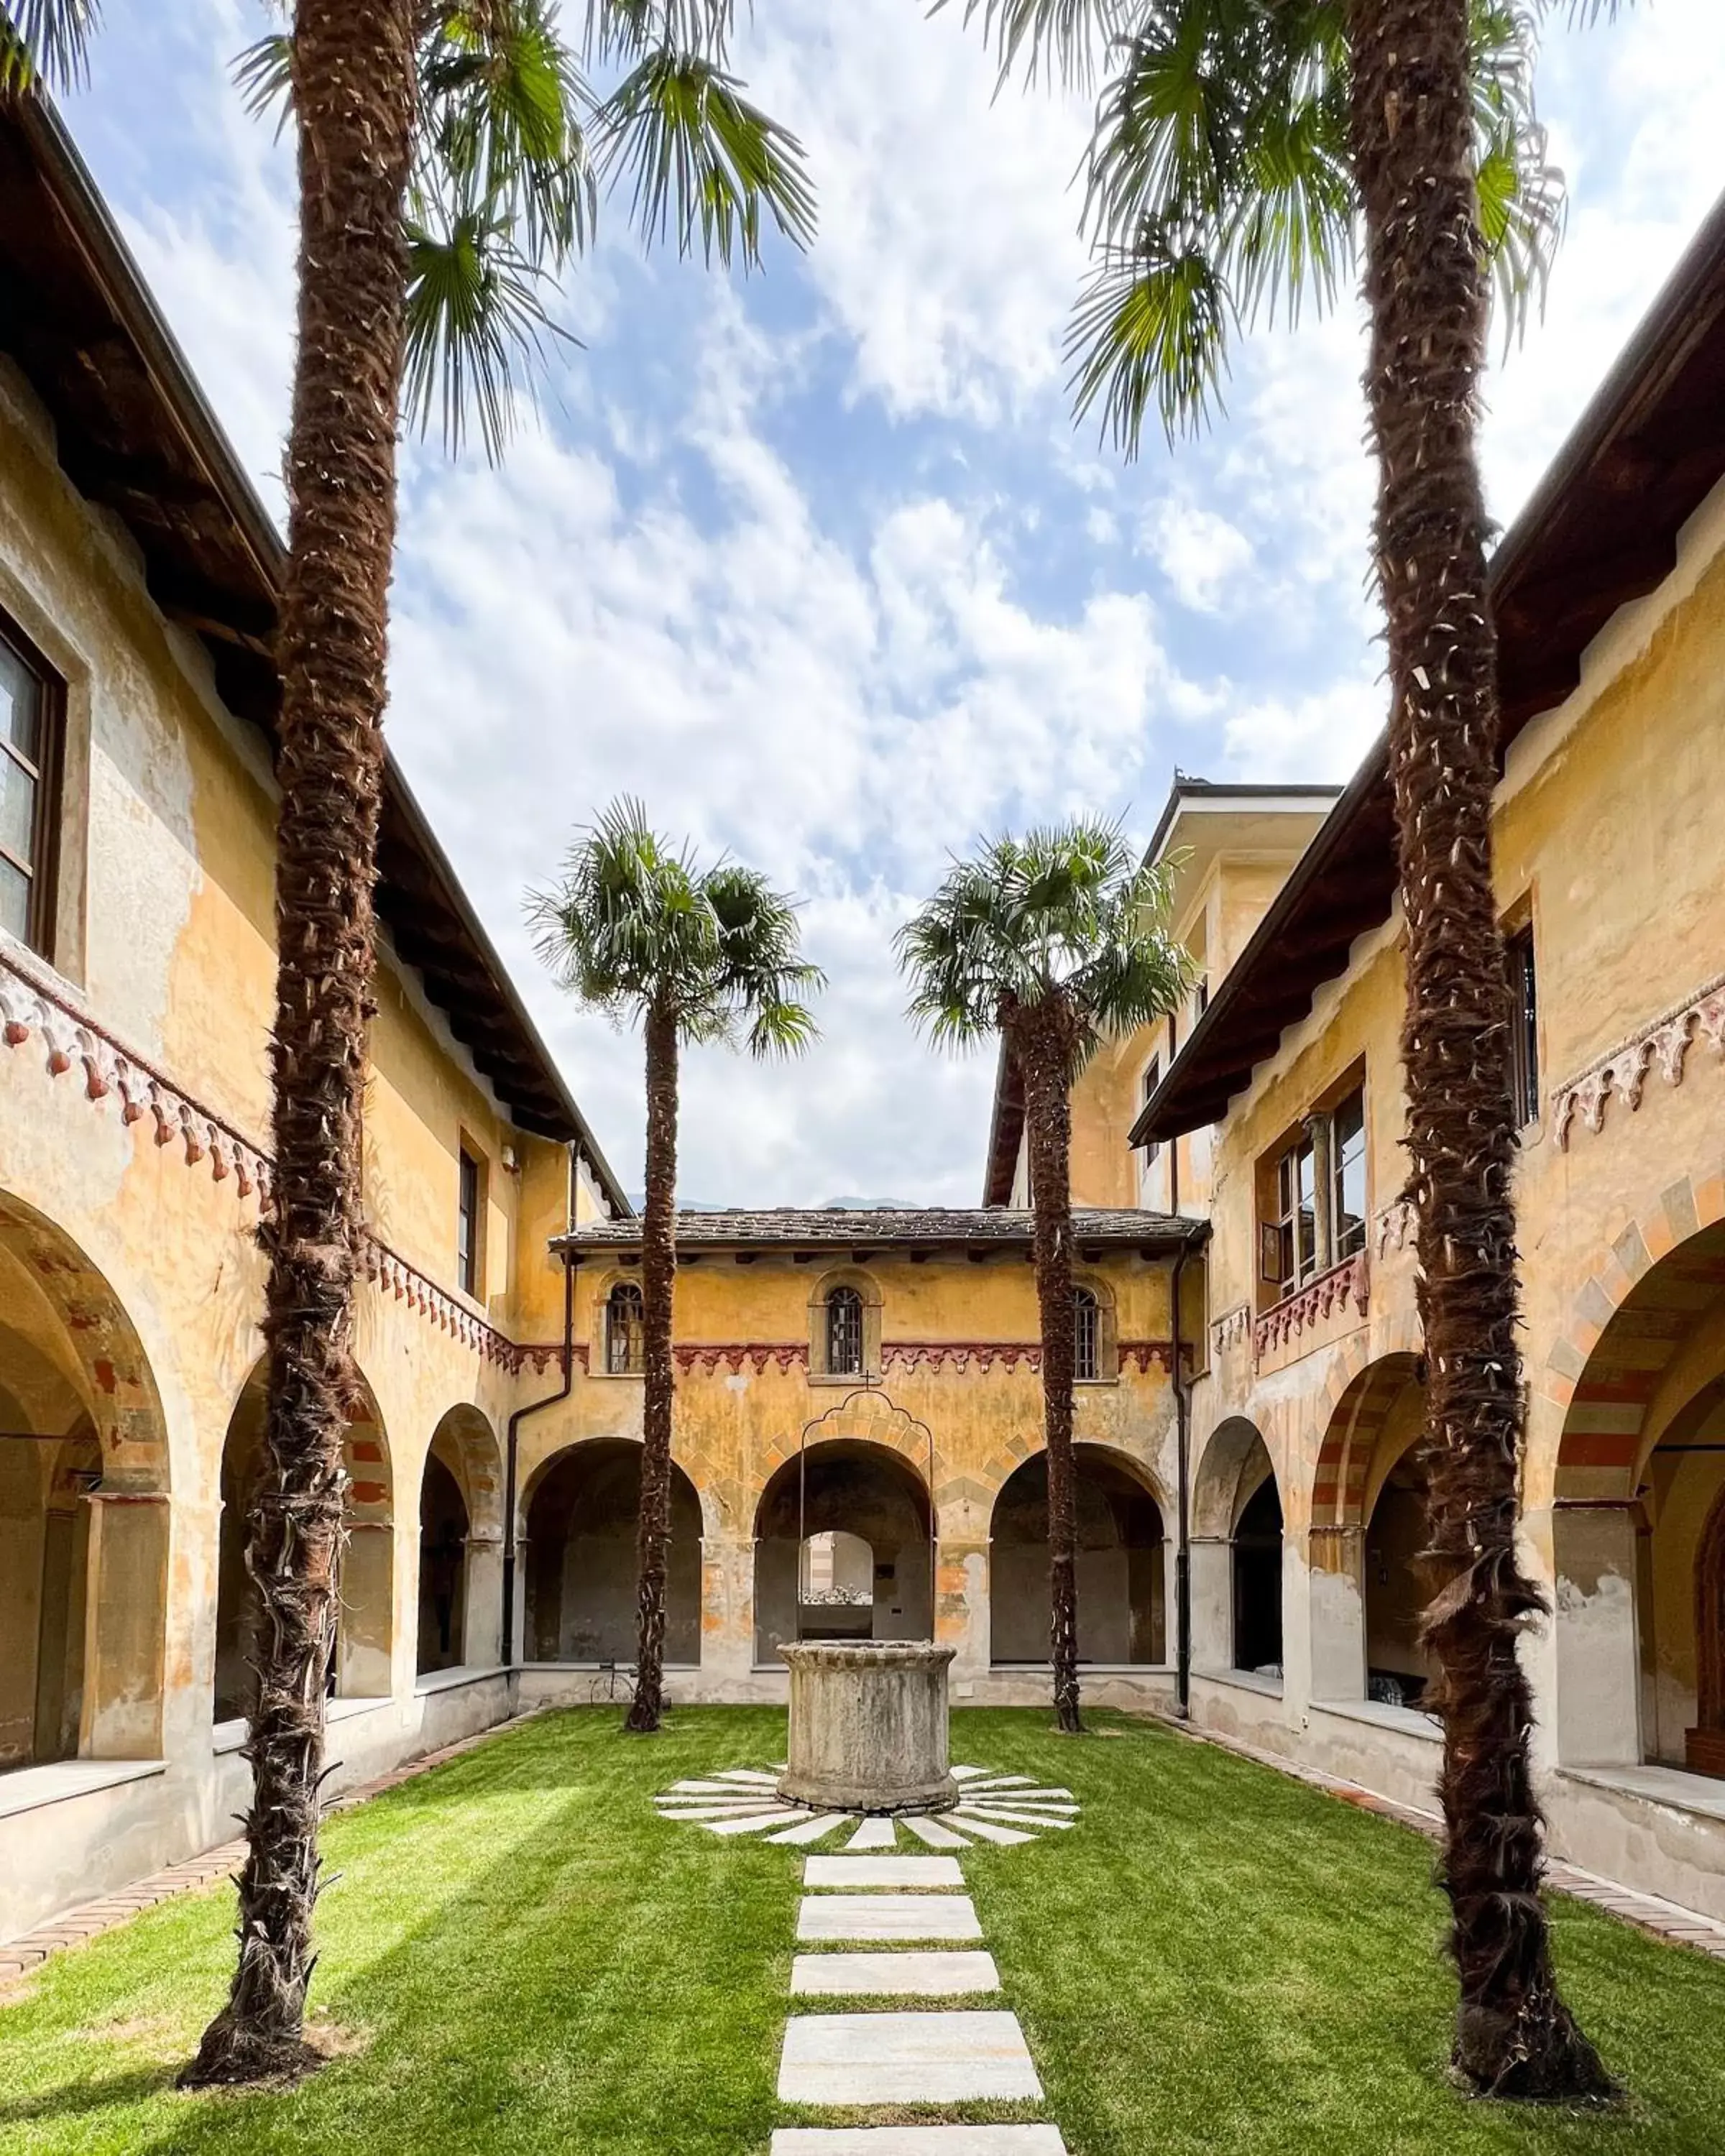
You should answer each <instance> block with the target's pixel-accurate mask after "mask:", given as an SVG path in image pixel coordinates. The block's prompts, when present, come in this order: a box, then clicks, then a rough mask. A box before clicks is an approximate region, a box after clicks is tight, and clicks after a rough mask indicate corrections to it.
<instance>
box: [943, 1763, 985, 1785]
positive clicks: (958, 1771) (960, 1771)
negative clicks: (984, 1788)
mask: <svg viewBox="0 0 1725 2156" xmlns="http://www.w3.org/2000/svg"><path fill="white" fill-rule="evenodd" d="M952 1779H953V1780H954V1781H955V1782H978V1781H985V1780H986V1779H988V1768H986V1767H954V1768H952Z"/></svg>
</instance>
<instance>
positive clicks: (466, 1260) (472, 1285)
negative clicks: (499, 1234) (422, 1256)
mask: <svg viewBox="0 0 1725 2156" xmlns="http://www.w3.org/2000/svg"><path fill="white" fill-rule="evenodd" d="M457 1158H458V1159H459V1167H458V1168H457V1170H456V1178H457V1181H456V1191H455V1280H456V1283H457V1285H458V1286H459V1288H460V1290H461V1292H462V1294H463V1295H468V1296H473V1297H474V1298H475V1300H477V1298H478V1296H479V1294H480V1286H481V1274H480V1266H481V1264H482V1262H483V1254H482V1250H481V1236H480V1222H481V1218H482V1211H483V1208H484V1205H485V1164H484V1163H483V1162H482V1161H481V1160H480V1157H479V1155H478V1154H477V1153H475V1152H473V1151H472V1150H471V1149H470V1147H467V1146H466V1145H465V1144H464V1145H462V1146H461V1147H459V1149H458V1155H457Z"/></svg>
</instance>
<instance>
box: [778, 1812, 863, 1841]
mask: <svg viewBox="0 0 1725 2156" xmlns="http://www.w3.org/2000/svg"><path fill="white" fill-rule="evenodd" d="M848 1825H850V1813H849V1812H829V1813H827V1815H825V1817H824V1818H823V1819H812V1820H798V1822H797V1824H796V1825H794V1826H788V1827H787V1828H786V1829H785V1830H784V1832H783V1834H769V1835H768V1837H767V1839H768V1841H788V1842H789V1843H790V1844H791V1845H792V1846H793V1848H800V1847H801V1846H802V1845H803V1843H804V1842H809V1841H820V1840H824V1838H825V1837H826V1836H827V1835H829V1834H830V1833H831V1832H832V1830H833V1829H834V1827H835V1826H848Z"/></svg>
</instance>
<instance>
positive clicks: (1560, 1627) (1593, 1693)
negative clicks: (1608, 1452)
mask: <svg viewBox="0 0 1725 2156" xmlns="http://www.w3.org/2000/svg"><path fill="white" fill-rule="evenodd" d="M1639 1527H1640V1508H1639V1507H1638V1506H1637V1505H1636V1503H1635V1500H1634V1499H1633V1498H1629V1497H1622V1498H1617V1497H1586V1498H1574V1497H1571V1498H1565V1497H1559V1498H1558V1500H1557V1501H1556V1503H1555V1504H1554V1505H1553V1509H1552V1558H1553V1570H1554V1572H1555V1574H1556V1579H1557V1594H1556V1603H1557V1616H1556V1621H1555V1625H1554V1627H1553V1630H1554V1634H1555V1645H1556V1650H1557V1684H1558V1701H1557V1704H1558V1757H1559V1758H1561V1759H1563V1760H1565V1761H1568V1762H1569V1763H1572V1764H1574V1765H1577V1766H1582V1765H1590V1766H1608V1765H1629V1764H1634V1763H1638V1762H1639V1761H1640V1758H1641V1713H1640V1707H1641V1647H1640V1627H1639V1625H1638V1624H1637V1621H1636V1616H1635V1587H1636V1574H1637V1571H1638V1548H1637V1536H1638V1531H1639Z"/></svg>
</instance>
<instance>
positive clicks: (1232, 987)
mask: <svg viewBox="0 0 1725 2156" xmlns="http://www.w3.org/2000/svg"><path fill="white" fill-rule="evenodd" d="M1722 478H1725V198H1722V200H1721V201H1720V203H1717V205H1716V206H1715V208H1713V210H1712V213H1711V214H1710V215H1709V217H1708V218H1707V222H1706V223H1704V224H1703V225H1702V228H1701V230H1700V232H1699V234H1697V237H1696V239H1695V240H1694V242H1693V243H1692V245H1691V247H1690V248H1689V249H1688V251H1687V253H1686V254H1685V255H1684V257H1683V259H1682V260H1681V263H1680V264H1678V266H1677V268H1676V271H1675V272H1674V273H1673V275H1671V279H1670V280H1669V281H1668V282H1667V283H1666V286H1665V288H1664V290H1662V291H1661V294H1660V295H1659V297H1658V299H1657V300H1656V301H1655V303H1654V305H1653V306H1652V308H1651V311H1649V313H1648V315H1647V316H1646V318H1645V320H1644V321H1643V322H1642V323H1641V325H1640V328H1639V329H1638V330H1637V331H1636V332H1635V336H1634V337H1633V338H1632V339H1631V340H1630V343H1629V345H1628V346H1627V347H1626V349H1625V352H1624V353H1623V355H1622V357H1620V359H1619V361H1618V362H1617V364H1616V366H1615V367H1613V369H1612V370H1611V372H1610V373H1609V375H1608V376H1607V377H1606V378H1605V381H1604V383H1603V384H1602V385H1601V387H1600V388H1599V391H1598V393H1597V394H1596V395H1595V396H1594V399H1593V401H1592V403H1590V404H1589V406H1588V408H1587V410H1586V411H1585V412H1584V414H1583V415H1582V418H1581V419H1580V421H1579V423H1578V424H1577V425H1576V427H1575V428H1574V431H1573V432H1572V433H1571V434H1570V436H1569V438H1568V441H1567V442H1566V443H1565V444H1564V445H1563V449H1561V450H1560V452H1559V453H1558V456H1557V458H1556V459H1555V460H1554V462H1553V465H1552V466H1551V468H1550V470H1548V473H1547V474H1546V475H1545V477H1544V479H1543V480H1542V481H1541V483H1540V485H1539V486H1538V488H1537V489H1536V490H1535V491H1534V493H1533V495H1532V497H1531V498H1530V500H1528V502H1527V506H1526V507H1525V508H1524V509H1523V510H1522V513H1521V515H1520V516H1518V517H1517V520H1516V521H1515V523H1514V524H1513V525H1512V526H1511V528H1510V530H1509V531H1508V532H1507V534H1506V535H1505V536H1504V538H1503V540H1502V543H1501V544H1500V545H1499V547H1497V552H1495V554H1494V555H1493V557H1492V559H1491V572H1490V590H1491V603H1492V611H1493V614H1494V617H1495V619H1496V621H1497V632H1498V694H1499V699H1500V704H1501V708H1502V731H1501V734H1500V737H1499V742H1498V758H1499V768H1500V769H1501V768H1502V759H1503V757H1505V756H1506V755H1507V752H1508V751H1509V749H1510V747H1511V746H1512V743H1513V742H1515V740H1516V738H1517V736H1518V735H1519V734H1520V733H1521V731H1522V729H1523V727H1525V726H1527V724H1528V722H1529V721H1531V720H1532V719H1534V718H1537V717H1538V716H1539V715H1540V713H1542V712H1543V711H1549V710H1552V709H1553V708H1554V707H1555V706H1557V705H1558V704H1561V703H1562V702H1563V701H1564V699H1565V698H1566V697H1567V696H1569V695H1570V693H1571V692H1572V691H1573V690H1574V689H1575V688H1576V687H1577V686H1578V685H1579V682H1580V680H1581V665H1582V658H1583V654H1584V652H1585V651H1586V649H1587V647H1588V646H1589V644H1591V643H1592V641H1593V639H1594V637H1595V636H1597V635H1598V634H1599V631H1600V630H1601V629H1603V628H1604V625H1605V624H1606V623H1607V622H1608V621H1609V619H1611V617H1612V615H1613V614H1614V613H1616V612H1617V610H1618V608H1620V607H1622V606H1625V605H1626V604H1628V603H1629V602H1630V601H1631V600H1633V599H1637V598H1642V597H1644V596H1645V594H1646V593H1649V592H1651V591H1653V590H1655V589H1656V588H1657V587H1658V586H1659V585H1660V584H1661V583H1663V582H1664V580H1665V579H1666V577H1667V576H1669V575H1670V574H1671V571H1672V570H1673V569H1674V568H1675V567H1676V559H1677V542H1678V536H1679V534H1680V533H1681V530H1682V527H1683V526H1684V525H1685V524H1686V522H1687V521H1688V519H1689V518H1690V517H1691V516H1692V515H1693V514H1694V512H1695V511H1696V510H1697V508H1699V506H1701V504H1702V501H1703V500H1706V498H1707V495H1709V494H1710V493H1711V492H1712V490H1713V488H1714V487H1715V486H1716V485H1717V484H1718V483H1719V481H1720V480H1721V479H1722ZM1395 891H1396V861H1395V824H1394V808H1393V803H1392V799H1391V793H1390V784H1389V744H1388V738H1387V736H1384V735H1380V736H1379V737H1378V741H1377V742H1375V743H1374V744H1373V748H1372V750H1371V752H1370V753H1369V754H1368V757H1366V759H1365V762H1363V764H1362V765H1361V767H1360V768H1359V770H1358V772H1357V773H1355V775H1354V778H1353V781H1352V783H1350V784H1349V785H1348V787H1347V788H1346V789H1345V790H1344V792H1343V795H1342V797H1341V798H1340V799H1339V800H1338V801H1337V803H1336V806H1335V808H1333V809H1332V811H1331V813H1330V815H1329V817H1328V819H1327V821H1326V822H1325V824H1324V825H1323V827H1322V829H1321V830H1320V831H1319V832H1318V834H1317V836H1316V837H1315V838H1314V839H1313V840H1312V844H1311V845H1310V846H1309V847H1308V848H1307V851H1306V852H1305V854H1304V855H1302V856H1301V860H1300V861H1299V862H1298V864H1297V865H1296V868H1295V870H1294V871H1293V873H1292V874H1291V875H1290V876H1289V878H1288V880H1287V882H1286V884H1285V885H1283V886H1282V889H1281V891H1280V892H1279V893H1278V894H1277V896H1276V900H1275V901H1274V902H1273V903H1272V904H1271V907H1270V909H1269V911H1267V912H1266V915H1265V916H1264V918H1263V920H1262V921H1260V923H1259V926H1258V928H1257V931H1256V932H1255V934H1254V935H1253V937H1252V938H1251V940H1250V942H1249V943H1248V944H1247V946H1246V947H1245V951H1244V952H1242V953H1241V954H1240V958H1239V960H1238V961H1237V962H1236V963H1235V965H1234V967H1233V968H1231V969H1230V972H1229V973H1228V974H1227V976H1226V978H1224V980H1223V981H1222V982H1221V983H1219V984H1218V985H1217V986H1216V987H1215V988H1214V989H1213V991H1212V993H1211V997H1210V1001H1209V1009H1207V1010H1206V1011H1205V1012H1204V1015H1203V1016H1202V1017H1201V1018H1200V1019H1199V1021H1198V1023H1197V1024H1196V1025H1195V1026H1194V1028H1193V1029H1192V1032H1191V1033H1190V1034H1189V1036H1188V1038H1187V1040H1186V1044H1185V1046H1184V1047H1183V1049H1182V1050H1181V1052H1180V1054H1179V1055H1178V1057H1176V1059H1175V1060H1174V1062H1173V1065H1171V1066H1170V1068H1169V1070H1168V1073H1167V1075H1165V1076H1164V1078H1163V1081H1162V1084H1161V1085H1160V1086H1158V1089H1157V1091H1156V1092H1155V1093H1154V1094H1153V1096H1151V1098H1150V1100H1149V1101H1148V1102H1147V1104H1146V1106H1145V1108H1144V1111H1143V1113H1142V1115H1141V1116H1139V1118H1138V1120H1137V1123H1136V1124H1135V1125H1134V1126H1133V1128H1132V1134H1131V1141H1130V1142H1132V1144H1133V1145H1142V1144H1144V1143H1146V1142H1149V1141H1151V1140H1160V1141H1163V1142H1166V1141H1167V1140H1168V1139H1170V1138H1173V1137H1178V1135H1179V1134H1180V1133H1181V1132H1185V1131H1190V1130H1195V1129H1197V1128H1199V1127H1200V1126H1201V1125H1203V1124H1205V1123H1212V1122H1216V1121H1218V1120H1219V1118H1220V1116H1222V1114H1223V1113H1224V1111H1225V1110H1226V1108H1227V1106H1228V1103H1229V1102H1230V1101H1231V1100H1232V1099H1233V1098H1234V1097H1235V1095H1237V1094H1238V1093H1240V1091H1242V1090H1243V1089H1244V1088H1245V1086H1246V1085H1247V1083H1248V1082H1249V1081H1250V1077H1251V1075H1252V1072H1253V1070H1255V1068H1256V1067H1257V1065H1259V1064H1260V1062H1262V1061H1263V1060H1264V1059H1265V1058H1266V1056H1268V1055H1273V1054H1274V1053H1275V1051H1276V1048H1277V1047H1278V1046H1279V1045H1280V1044H1281V1039H1282V1036H1283V1034H1284V1033H1285V1032H1286V1029H1287V1028H1288V1027H1289V1026H1291V1025H1294V1024H1298V1023H1299V1021H1300V1020H1301V1019H1304V1018H1305V1017H1307V1015H1308V1014H1309V1013H1310V1011H1311V1009H1312V1001H1313V998H1314V997H1315V996H1316V994H1317V991H1318V989H1319V988H1321V987H1322V985H1323V984H1324V983H1325V982H1327V981H1330V980H1333V979H1334V978H1336V977H1337V974H1339V973H1342V972H1343V970H1344V968H1346V966H1347V964H1348V953H1349V952H1350V951H1351V950H1352V948H1353V943H1354V942H1355V940H1356V938H1357V937H1359V936H1360V935H1362V934H1363V933H1364V932H1366V931H1368V929H1372V928H1375V927H1378V926H1379V925H1381V924H1382V923H1383V922H1384V921H1386V920H1387V919H1388V918H1389V914H1390V911H1391V910H1392V907H1393V905H1394V897H1395Z"/></svg>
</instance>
